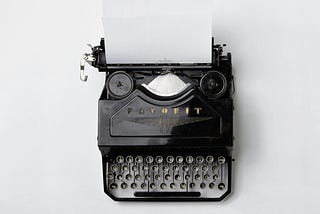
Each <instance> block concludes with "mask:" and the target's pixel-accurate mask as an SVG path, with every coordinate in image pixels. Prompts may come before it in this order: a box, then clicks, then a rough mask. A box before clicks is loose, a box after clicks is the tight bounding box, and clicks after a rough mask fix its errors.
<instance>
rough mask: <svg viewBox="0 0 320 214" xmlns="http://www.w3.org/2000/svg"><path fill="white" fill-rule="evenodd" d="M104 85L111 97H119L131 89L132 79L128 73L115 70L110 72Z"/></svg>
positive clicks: (128, 92)
mask: <svg viewBox="0 0 320 214" xmlns="http://www.w3.org/2000/svg"><path fill="white" fill-rule="evenodd" d="M106 87H107V90H108V92H109V93H110V96H111V97H113V98H116V99H121V98H124V97H126V96H128V95H129V94H130V92H131V91H132V89H133V79H132V77H131V76H130V75H129V74H128V73H126V72H124V71H117V72H114V73H112V74H110V76H109V78H108V80H107V85H106Z"/></svg>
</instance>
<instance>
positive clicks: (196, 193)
mask: <svg viewBox="0 0 320 214" xmlns="http://www.w3.org/2000/svg"><path fill="white" fill-rule="evenodd" d="M104 161H106V168H105V173H106V180H105V182H106V185H105V192H106V193H107V194H108V195H109V196H110V197H112V198H113V199H115V200H130V199H134V200H159V199H161V200H170V201H172V200H204V199H207V200H216V201H220V200H222V199H224V198H225V197H226V196H227V195H228V194H229V193H230V190H231V188H230V184H231V183H230V181H229V178H230V176H228V174H229V172H230V170H231V167H230V158H226V157H224V156H216V155H211V154H208V155H205V156H203V155H198V156H194V155H184V156H181V155H153V156H142V155H139V154H134V155H127V156H122V155H118V156H116V157H112V158H110V159H108V160H104Z"/></svg>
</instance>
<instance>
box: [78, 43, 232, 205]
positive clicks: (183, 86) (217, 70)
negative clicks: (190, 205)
mask: <svg viewBox="0 0 320 214" xmlns="http://www.w3.org/2000/svg"><path fill="white" fill-rule="evenodd" d="M212 40H213V39H212ZM223 46H225V45H215V44H214V42H212V62H211V63H195V64H179V63H159V64H108V63H107V61H106V53H105V46H104V39H101V41H100V45H98V46H94V47H92V46H91V53H86V54H84V57H83V60H82V62H81V66H80V71H81V72H80V78H81V79H82V80H83V81H86V80H87V75H86V74H85V72H84V65H85V63H89V64H90V65H92V66H94V67H96V68H98V70H99V72H105V73H106V79H105V85H104V87H103V90H102V94H101V96H100V99H99V104H98V105H99V117H98V118H99V119H98V120H99V122H98V147H99V149H100V151H101V155H102V166H103V184H104V192H105V193H106V194H107V195H108V196H109V197H111V198H112V199H113V200H116V201H132V200H135V201H157V200H159V201H201V200H203V201H221V200H223V199H224V198H226V196H228V195H229V194H230V193H231V180H232V179H231V173H232V170H231V168H232V162H233V158H232V147H233V100H232V94H233V92H234V84H233V76H232V66H231V54H230V53H227V54H224V52H223Z"/></svg>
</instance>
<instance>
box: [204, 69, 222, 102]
mask: <svg viewBox="0 0 320 214" xmlns="http://www.w3.org/2000/svg"><path fill="white" fill-rule="evenodd" d="M200 89H201V91H202V92H203V93H204V94H205V95H206V96H208V97H209V98H219V97H221V96H222V95H223V94H224V93H225V91H226V90H227V79H226V78H225V76H224V75H223V74H222V73H220V72H217V71H212V72H209V73H207V74H205V75H204V76H203V77H202V78H201V80H200Z"/></svg>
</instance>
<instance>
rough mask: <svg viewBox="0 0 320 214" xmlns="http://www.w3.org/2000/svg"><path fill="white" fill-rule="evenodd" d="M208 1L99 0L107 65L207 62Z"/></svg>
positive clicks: (208, 55)
mask: <svg viewBox="0 0 320 214" xmlns="http://www.w3.org/2000/svg"><path fill="white" fill-rule="evenodd" d="M211 8H212V7H211V1H209V0H188V1H185V0H103V16H104V17H103V25H104V31H105V45H106V55H107V63H108V64H115V63H119V64H123V63H210V62H211V37H212V33H211V31H212V15H211Z"/></svg>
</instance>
